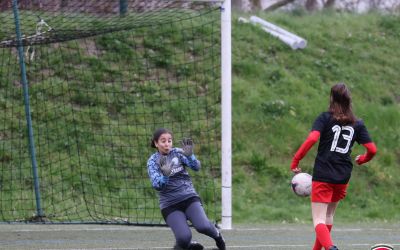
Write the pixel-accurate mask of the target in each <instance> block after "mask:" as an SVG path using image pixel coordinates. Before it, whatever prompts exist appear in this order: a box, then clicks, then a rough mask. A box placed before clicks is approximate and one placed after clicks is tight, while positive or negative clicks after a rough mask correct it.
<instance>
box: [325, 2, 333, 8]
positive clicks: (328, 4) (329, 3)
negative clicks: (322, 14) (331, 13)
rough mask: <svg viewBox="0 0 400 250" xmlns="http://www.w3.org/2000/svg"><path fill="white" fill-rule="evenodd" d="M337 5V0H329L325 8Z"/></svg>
mask: <svg viewBox="0 0 400 250" xmlns="http://www.w3.org/2000/svg"><path fill="white" fill-rule="evenodd" d="M333 5H335V0H327V1H326V3H325V5H324V7H325V8H332V7H333Z"/></svg>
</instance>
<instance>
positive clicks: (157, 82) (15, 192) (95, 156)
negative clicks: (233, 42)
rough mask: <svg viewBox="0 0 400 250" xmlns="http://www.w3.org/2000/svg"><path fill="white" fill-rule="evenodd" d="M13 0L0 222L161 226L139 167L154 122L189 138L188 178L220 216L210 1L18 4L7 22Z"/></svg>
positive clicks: (0, 76)
mask: <svg viewBox="0 0 400 250" xmlns="http://www.w3.org/2000/svg"><path fill="white" fill-rule="evenodd" d="M14 2H17V1H15V0H14V1H11V0H7V1H1V3H0V22H1V28H0V89H1V91H0V221H3V222H35V221H41V222H51V223H54V222H56V223H75V222H76V223H83V222H84V223H121V224H150V225H155V224H164V221H163V219H162V217H161V213H160V209H159V205H158V197H157V193H156V191H155V190H154V189H153V188H152V187H151V183H150V181H149V178H148V174H147V167H146V163H147V159H148V157H149V156H150V155H151V154H152V153H153V152H154V149H152V148H151V147H150V138H151V136H152V133H153V131H154V130H155V129H156V128H159V127H166V128H169V129H170V130H172V131H173V132H174V138H175V145H174V146H179V145H178V141H179V140H180V139H181V138H183V137H191V138H193V139H194V141H195V153H196V156H197V158H198V159H199V160H200V161H201V162H202V170H201V171H200V172H198V173H192V174H191V176H192V179H193V182H194V185H195V187H196V190H197V191H198V193H199V194H200V196H201V198H202V200H203V203H204V207H205V209H206V213H207V215H208V216H209V218H210V219H212V220H214V221H218V220H220V214H221V211H220V210H221V209H220V207H221V204H220V200H221V195H220V187H221V180H220V177H221V173H220V172H221V169H220V161H221V160H220V152H221V145H220V144H221V142H220V137H221V128H220V127H221V125H220V123H221V121H220V120H221V118H220V115H221V111H220V103H221V90H220V88H221V87H220V64H221V60H220V55H221V52H220V3H218V1H167V0H157V1H153V0H140V1H139V0H86V1H82V0H79V1H78V0H68V1H67V0H20V1H18V15H17V16H15V9H14V8H13V3H14ZM16 20H18V21H19V27H17V26H18V25H17V24H16ZM18 28H19V29H20V32H21V39H20V40H18V39H17V38H18V37H17V36H16V30H17V29H18ZM18 46H23V49H24V50H23V55H24V62H25V68H26V72H25V73H26V79H27V84H28V87H29V88H28V89H29V104H30V106H29V107H30V115H31V121H32V122H31V124H32V131H33V141H34V152H35V155H36V165H37V176H38V178H37V183H38V190H39V192H40V199H39V200H38V197H37V196H36V195H35V192H34V190H35V188H34V182H35V179H34V178H33V174H32V156H31V154H30V148H29V147H30V146H32V143H31V144H30V143H29V138H28V133H27V131H28V125H27V118H26V117H27V116H26V113H25V111H26V107H25V106H24V104H25V105H26V99H25V100H24V93H23V81H22V80H21V65H20V61H19V57H18V50H17V48H18ZM23 73H24V72H23ZM23 73H22V74H23ZM37 202H39V204H40V205H41V209H42V210H43V214H41V215H39V216H38V214H37V211H38V210H37Z"/></svg>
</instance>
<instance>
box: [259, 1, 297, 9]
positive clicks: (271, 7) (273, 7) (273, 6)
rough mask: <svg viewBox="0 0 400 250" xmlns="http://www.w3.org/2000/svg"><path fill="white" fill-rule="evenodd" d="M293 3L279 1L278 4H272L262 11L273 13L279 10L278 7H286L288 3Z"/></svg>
mask: <svg viewBox="0 0 400 250" xmlns="http://www.w3.org/2000/svg"><path fill="white" fill-rule="evenodd" d="M294 1H295V0H281V1H279V2H276V3H274V4H272V5H271V6H269V7H268V8H265V9H264V10H265V11H274V10H276V9H279V8H280V7H282V6H285V5H287V4H289V3H292V2H294Z"/></svg>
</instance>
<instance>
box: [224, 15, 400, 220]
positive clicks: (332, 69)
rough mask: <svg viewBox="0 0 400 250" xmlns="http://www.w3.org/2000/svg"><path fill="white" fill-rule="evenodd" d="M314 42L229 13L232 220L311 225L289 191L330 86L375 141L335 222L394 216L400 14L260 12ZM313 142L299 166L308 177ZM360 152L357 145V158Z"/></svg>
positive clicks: (398, 200) (399, 157) (304, 203)
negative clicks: (281, 36) (348, 101)
mask: <svg viewBox="0 0 400 250" xmlns="http://www.w3.org/2000/svg"><path fill="white" fill-rule="evenodd" d="M257 15H258V16H259V17H261V18H264V19H266V20H268V21H270V22H272V23H275V24H277V25H279V26H281V27H283V28H286V29H287V30H289V31H291V32H293V33H296V34H297V35H299V36H301V37H303V38H305V39H306V40H307V41H308V46H307V47H306V48H305V49H304V50H296V51H294V50H291V49H290V47H288V46H287V45H285V44H283V43H282V42H280V41H279V40H278V39H276V38H273V37H272V36H270V35H269V34H267V33H266V32H264V31H263V30H261V29H260V28H259V27H256V26H254V25H252V24H245V23H240V22H238V21H237V19H238V17H239V16H243V17H247V16H246V15H245V14H242V13H236V14H235V15H234V16H233V30H232V36H233V45H232V48H233V105H234V106H233V207H234V208H233V211H234V214H233V216H234V222H264V221H287V222H298V221H311V216H310V206H309V199H301V198H298V197H296V196H294V195H293V194H292V193H291V192H290V187H289V181H290V178H291V176H292V174H291V173H289V165H290V162H291V158H292V156H293V155H294V153H295V152H296V150H297V149H298V147H299V146H300V145H301V143H302V142H303V141H304V139H305V138H306V136H307V134H308V132H309V130H310V128H311V125H312V123H313V121H314V119H315V118H316V116H317V115H318V114H319V113H320V112H322V111H325V110H326V109H327V107H328V102H329V91H330V87H331V86H332V85H333V84H335V83H337V82H345V83H346V84H347V85H348V86H349V87H350V89H351V91H352V96H353V105H354V111H355V113H356V115H357V116H358V117H360V118H362V119H363V120H364V122H365V123H366V125H367V127H368V129H369V132H370V135H371V136H372V138H373V140H374V141H375V143H376V144H377V147H378V154H377V156H376V158H375V159H374V160H373V161H372V162H370V163H368V164H366V165H365V166H364V165H363V166H355V167H354V170H353V176H352V179H351V182H350V187H349V193H348V196H347V198H346V199H345V201H344V202H343V203H342V204H341V205H340V206H339V209H338V211H337V216H336V218H337V220H339V221H359V220H363V221H370V220H388V221H391V220H398V219H399V213H398V212H397V210H398V207H399V204H400V191H398V190H399V187H400V181H399V179H397V176H399V174H400V170H399V164H400V146H399V145H400V90H399V87H400V82H399V73H398V67H399V65H400V52H399V50H398V46H399V39H400V18H399V17H394V16H381V15H377V14H368V15H352V14H347V13H330V12H329V13H317V14H312V15H309V14H304V13H301V12H298V13H292V14H284V13H273V14H266V13H258V14H257ZM316 148H317V147H316V145H315V146H314V147H313V148H312V149H311V150H310V152H309V153H308V155H307V156H306V157H305V158H304V159H303V161H302V162H301V163H300V166H301V167H302V168H303V170H304V171H307V172H310V173H311V171H312V164H313V160H314V157H315V155H316ZM363 152H364V148H363V147H362V146H359V145H357V144H356V145H355V147H354V150H353V153H352V155H353V158H354V157H355V156H356V155H357V154H360V153H363Z"/></svg>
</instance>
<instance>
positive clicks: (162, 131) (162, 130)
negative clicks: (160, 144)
mask: <svg viewBox="0 0 400 250" xmlns="http://www.w3.org/2000/svg"><path fill="white" fill-rule="evenodd" d="M162 134H170V135H171V136H172V132H171V131H170V130H168V129H166V128H159V129H157V130H156V131H154V133H153V137H152V138H151V142H150V147H152V148H156V141H158V139H160V136H161V135H162Z"/></svg>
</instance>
